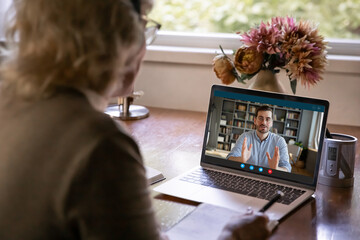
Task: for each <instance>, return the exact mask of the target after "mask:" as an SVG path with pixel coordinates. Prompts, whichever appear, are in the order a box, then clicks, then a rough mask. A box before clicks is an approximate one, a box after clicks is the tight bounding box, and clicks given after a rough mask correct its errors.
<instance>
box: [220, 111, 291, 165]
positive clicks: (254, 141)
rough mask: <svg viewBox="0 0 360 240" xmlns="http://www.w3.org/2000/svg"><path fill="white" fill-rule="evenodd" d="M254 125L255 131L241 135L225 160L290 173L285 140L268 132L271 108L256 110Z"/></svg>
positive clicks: (271, 117) (270, 121)
mask: <svg viewBox="0 0 360 240" xmlns="http://www.w3.org/2000/svg"><path fill="white" fill-rule="evenodd" d="M254 125H255V127H256V130H253V131H249V132H245V133H243V134H241V136H240V137H239V139H238V140H237V141H236V144H235V146H234V147H233V149H232V150H231V152H230V153H229V154H228V156H227V159H229V160H232V161H238V162H242V163H248V164H253V165H259V166H263V167H267V168H272V169H276V170H281V171H286V172H291V165H290V163H289V154H288V149H287V144H286V141H285V139H284V138H283V137H281V136H279V135H277V134H275V133H272V132H270V129H271V127H272V125H273V113H272V108H270V107H269V106H267V105H263V106H260V107H259V108H257V109H256V112H255V118H254Z"/></svg>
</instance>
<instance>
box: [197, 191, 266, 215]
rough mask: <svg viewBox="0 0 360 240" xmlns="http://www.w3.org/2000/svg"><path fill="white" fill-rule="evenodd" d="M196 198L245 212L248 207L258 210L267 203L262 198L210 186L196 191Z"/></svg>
mask: <svg viewBox="0 0 360 240" xmlns="http://www.w3.org/2000/svg"><path fill="white" fill-rule="evenodd" d="M194 198H195V199H197V200H198V201H200V202H205V203H210V204H214V205H217V206H222V207H226V208H229V209H233V210H235V211H238V212H241V213H245V212H246V211H247V209H248V207H252V209H253V210H254V211H257V210H258V209H260V208H261V207H262V206H263V205H264V203H266V201H264V200H262V199H256V198H252V197H249V196H246V195H241V194H237V193H232V192H228V191H224V190H220V189H216V188H210V187H205V188H203V189H201V190H200V191H199V192H197V193H195V195H194Z"/></svg>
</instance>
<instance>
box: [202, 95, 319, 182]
mask: <svg viewBox="0 0 360 240" xmlns="http://www.w3.org/2000/svg"><path fill="white" fill-rule="evenodd" d="M279 103H280V104H279ZM279 103H277V104H266V102H257V101H247V100H246V101H244V100H237V99H232V98H226V97H219V96H215V97H214V99H213V103H212V106H211V113H210V114H211V115H210V123H209V124H210V125H209V129H208V135H207V145H206V152H205V154H206V155H210V156H212V157H216V158H219V159H224V160H227V161H231V160H229V159H228V158H229V156H228V155H229V153H230V152H231V151H232V150H233V149H234V147H235V146H236V143H237V141H238V140H239V138H241V136H242V134H244V133H246V132H251V131H256V127H255V124H254V119H255V113H256V109H257V108H258V107H260V106H263V105H267V106H269V107H270V108H271V109H272V113H273V115H272V127H271V128H270V132H272V133H274V134H277V135H278V136H280V137H281V138H283V139H284V140H285V141H284V144H286V147H287V151H286V154H287V155H288V156H286V157H282V158H283V159H286V160H287V161H288V163H289V166H290V167H288V169H289V170H290V172H291V173H295V174H299V175H304V176H308V177H312V176H313V173H314V170H315V167H316V166H315V164H316V157H317V149H318V144H319V139H320V136H319V134H320V130H321V123H322V118H323V112H322V111H321V109H316V107H312V108H311V109H308V108H300V107H299V106H296V104H295V105H294V104H287V101H285V100H281V101H280V102H279ZM314 108H315V109H314ZM282 153H283V154H285V151H283V152H282ZM253 154H256V153H253ZM242 166H244V165H242ZM258 167H261V166H258ZM264 167H268V166H264ZM261 169H262V168H261ZM285 170H286V169H285Z"/></svg>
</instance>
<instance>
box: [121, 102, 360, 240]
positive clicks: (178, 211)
mask: <svg viewBox="0 0 360 240" xmlns="http://www.w3.org/2000/svg"><path fill="white" fill-rule="evenodd" d="M205 121H206V114H205V113H201V112H190V111H180V110H168V109H160V108H150V117H149V118H147V119H143V120H137V121H127V122H124V123H125V125H127V126H128V128H129V130H130V132H131V133H132V135H133V137H134V138H135V139H136V140H137V141H138V143H139V145H140V148H141V151H142V153H143V157H144V161H145V164H146V165H148V166H150V167H153V168H156V169H158V170H160V171H162V172H163V173H164V175H165V176H166V178H167V179H171V178H173V177H175V176H177V175H179V174H181V173H183V172H185V171H187V170H189V169H190V168H192V167H195V166H198V165H199V162H200V155H201V149H202V142H203V138H204V129H205ZM328 128H329V130H330V131H331V132H338V133H345V134H350V135H353V136H356V137H357V138H358V139H360V127H349V126H337V125H329V126H328ZM356 149H357V153H356V162H355V183H354V187H353V188H344V189H341V188H333V187H327V186H323V185H318V188H317V191H316V198H315V199H314V200H310V201H309V202H307V203H306V204H305V205H304V206H302V207H301V208H299V209H298V210H296V211H295V212H294V213H292V214H290V215H289V216H288V217H286V218H285V219H284V221H282V222H281V224H280V225H279V227H278V228H277V230H276V231H275V232H274V234H273V235H272V236H271V238H270V239H343V240H345V239H359V236H360V227H359V224H360V141H358V142H357V147H356ZM155 186H156V184H155ZM153 187H154V185H153V186H151V188H153ZM151 194H152V197H153V199H154V201H153V202H154V208H155V211H156V214H157V218H158V221H159V223H160V224H161V227H162V229H163V230H166V229H168V228H169V227H171V226H172V225H174V224H175V223H177V222H178V221H179V220H181V219H182V218H183V217H184V216H186V215H187V214H188V213H190V212H191V211H193V210H194V209H195V207H196V206H197V203H194V202H191V201H187V200H182V199H179V198H175V197H170V196H166V195H163V194H158V193H156V192H155V191H151Z"/></svg>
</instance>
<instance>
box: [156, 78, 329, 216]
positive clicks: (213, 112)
mask: <svg viewBox="0 0 360 240" xmlns="http://www.w3.org/2000/svg"><path fill="white" fill-rule="evenodd" d="M263 105H267V106H268V107H270V108H271V110H272V127H271V128H270V129H269V132H271V133H269V137H268V140H269V141H268V143H270V140H272V141H275V139H277V140H276V143H275V145H276V146H277V145H279V146H278V147H279V149H280V151H279V153H280V154H279V164H278V167H277V168H270V166H269V162H268V161H267V160H266V159H267V158H266V156H265V152H264V151H269V153H270V154H269V155H270V158H272V157H273V154H272V153H271V151H272V149H271V148H272V147H273V146H275V145H274V144H273V145H268V146H267V147H268V149H266V146H265V150H264V149H262V147H261V144H263V143H265V144H268V143H266V139H265V141H264V142H263V141H260V142H259V146H257V147H253V148H251V156H250V158H249V159H248V160H247V161H246V162H240V161H235V160H229V159H228V155H229V153H230V152H231V151H232V150H233V151H234V150H235V149H236V148H237V145H236V144H241V142H242V143H243V140H241V139H243V135H242V134H248V135H246V136H248V138H249V140H248V143H250V138H251V137H249V136H250V135H251V134H253V136H254V139H253V140H254V141H256V137H255V135H254V134H256V129H255V128H256V123H257V124H258V123H259V121H256V120H257V119H256V118H255V112H256V109H257V108H258V107H260V106H263ZM328 111H329V102H328V101H326V100H321V99H314V98H307V97H299V96H293V95H285V94H279V93H271V92H263V91H257V90H250V89H242V88H233V87H226V86H219V85H214V86H213V87H212V89H211V94H210V101H209V108H208V114H207V122H206V127H205V134H204V141H203V147H202V154H201V159H200V164H199V166H197V167H195V168H194V169H191V170H189V171H188V172H185V173H183V174H181V175H180V176H177V177H175V178H173V179H171V180H168V181H167V182H164V183H163V184H161V185H159V186H158V187H156V188H154V190H155V191H157V192H160V193H163V194H167V195H172V196H176V197H179V198H184V199H188V200H192V201H196V202H200V203H208V204H213V205H216V206H221V207H225V208H229V209H232V210H235V211H238V212H245V211H246V210H247V209H248V208H251V209H252V210H253V211H255V212H256V211H258V210H259V209H261V208H262V207H263V206H264V205H265V204H266V203H267V202H268V201H269V200H270V199H271V197H272V196H273V195H275V194H276V192H277V190H280V191H282V192H284V193H285V197H284V198H282V199H281V200H279V201H278V202H277V203H275V204H274V205H273V206H272V207H271V208H270V209H268V210H267V212H266V213H267V214H268V216H269V218H270V219H272V220H281V219H282V218H283V217H285V216H286V215H287V214H289V213H290V212H291V211H293V210H294V209H296V208H297V207H299V206H301V204H303V203H304V202H305V201H307V200H308V199H309V198H311V197H312V196H313V195H314V192H315V188H316V184H317V178H318V173H319V166H320V159H321V158H320V154H321V149H322V145H323V140H324V136H325V129H326V120H327V116H328ZM259 126H260V125H259ZM261 130H263V127H262V126H261ZM270 136H272V137H270ZM254 143H255V142H254ZM294 143H295V144H298V145H299V144H300V143H301V144H302V145H303V146H304V147H309V148H311V149H312V150H313V151H315V154H309V155H308V156H307V157H306V151H302V156H298V157H297V158H296V161H300V160H302V161H304V163H305V164H296V162H295V161H294V159H290V156H288V155H289V154H288V150H287V149H286V148H287V146H288V144H294ZM241 146H242V144H241ZM269 146H271V148H270V147H269ZM284 146H286V148H284ZM248 147H249V145H248ZM275 151H276V149H275V148H274V150H273V152H274V153H275ZM230 155H231V154H230ZM252 157H254V159H252ZM263 158H264V159H265V160H261V159H263ZM286 161H288V162H286ZM280 162H281V164H285V165H286V167H282V166H280V165H281V164H280ZM285 165H284V166H285Z"/></svg>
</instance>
